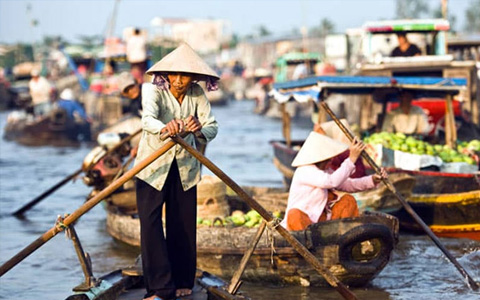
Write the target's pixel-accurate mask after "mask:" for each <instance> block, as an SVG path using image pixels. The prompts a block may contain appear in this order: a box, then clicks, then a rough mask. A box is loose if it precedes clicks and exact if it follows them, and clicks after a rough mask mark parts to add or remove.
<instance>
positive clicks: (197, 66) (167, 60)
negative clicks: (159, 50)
mask: <svg viewBox="0 0 480 300" xmlns="http://www.w3.org/2000/svg"><path fill="white" fill-rule="evenodd" d="M156 72H185V73H193V74H199V75H206V76H211V77H213V78H215V79H220V77H219V76H218V74H217V73H216V72H215V71H214V70H213V69H212V68H210V67H209V66H208V65H207V63H206V62H205V61H204V60H203V59H202V58H201V57H200V56H198V54H197V53H195V51H194V50H193V49H192V47H190V46H189V45H188V44H186V43H182V44H181V45H180V46H178V47H177V49H175V50H173V51H172V52H170V53H169V54H167V55H166V56H165V57H164V58H162V59H161V60H160V61H159V62H157V63H156V64H154V65H153V66H152V67H151V68H150V69H148V70H147V74H148V75H153V74H154V73H156Z"/></svg>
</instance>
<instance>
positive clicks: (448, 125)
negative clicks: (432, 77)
mask: <svg viewBox="0 0 480 300" xmlns="http://www.w3.org/2000/svg"><path fill="white" fill-rule="evenodd" d="M456 142H457V128H456V127H455V117H454V112H453V104H452V95H447V98H446V99H445V144H446V145H448V146H450V147H451V148H452V149H455V148H456Z"/></svg>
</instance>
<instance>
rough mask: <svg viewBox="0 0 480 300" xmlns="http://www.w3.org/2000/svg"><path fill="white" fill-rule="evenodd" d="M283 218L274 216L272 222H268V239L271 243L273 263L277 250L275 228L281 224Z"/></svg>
mask: <svg viewBox="0 0 480 300" xmlns="http://www.w3.org/2000/svg"><path fill="white" fill-rule="evenodd" d="M280 222H281V220H280V219H279V218H273V219H272V220H271V221H270V222H267V240H268V243H269V244H270V263H271V264H272V265H273V254H274V253H276V251H275V236H274V232H273V231H274V230H275V229H276V228H277V226H279V225H280Z"/></svg>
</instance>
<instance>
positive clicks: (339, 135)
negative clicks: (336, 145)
mask: <svg viewBox="0 0 480 300" xmlns="http://www.w3.org/2000/svg"><path fill="white" fill-rule="evenodd" d="M340 122H342V124H343V125H345V127H346V128H347V129H348V131H350V132H352V129H351V128H350V125H348V121H347V120H346V119H341V120H340ZM320 126H321V127H322V129H323V131H325V134H326V135H327V136H328V137H331V138H332V139H334V140H336V141H339V142H342V143H344V144H347V145H350V140H349V139H348V138H347V136H346V135H345V133H343V131H342V130H341V129H340V127H338V125H337V124H336V123H335V121H328V122H324V123H322V124H320Z"/></svg>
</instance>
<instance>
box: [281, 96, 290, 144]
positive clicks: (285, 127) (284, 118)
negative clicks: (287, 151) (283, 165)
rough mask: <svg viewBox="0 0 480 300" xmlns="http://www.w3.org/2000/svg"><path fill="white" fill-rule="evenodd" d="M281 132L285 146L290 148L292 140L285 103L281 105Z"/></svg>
mask: <svg viewBox="0 0 480 300" xmlns="http://www.w3.org/2000/svg"><path fill="white" fill-rule="evenodd" d="M281 107H282V132H283V137H284V138H285V141H286V142H287V146H288V147H290V145H291V144H292V138H291V136H290V116H289V115H288V112H287V108H286V103H282V106H281Z"/></svg>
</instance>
